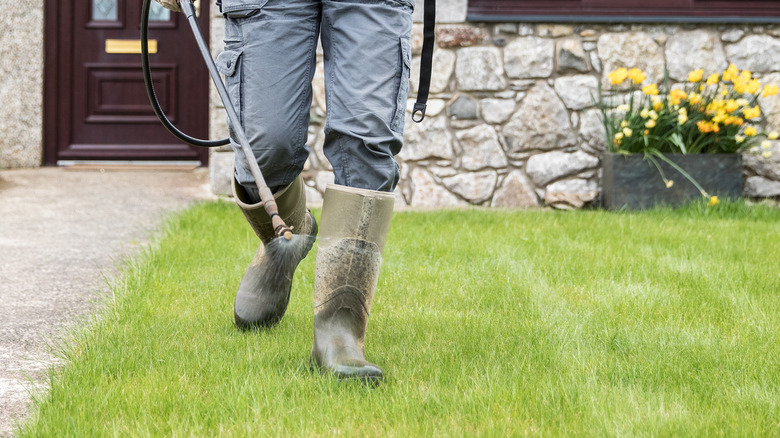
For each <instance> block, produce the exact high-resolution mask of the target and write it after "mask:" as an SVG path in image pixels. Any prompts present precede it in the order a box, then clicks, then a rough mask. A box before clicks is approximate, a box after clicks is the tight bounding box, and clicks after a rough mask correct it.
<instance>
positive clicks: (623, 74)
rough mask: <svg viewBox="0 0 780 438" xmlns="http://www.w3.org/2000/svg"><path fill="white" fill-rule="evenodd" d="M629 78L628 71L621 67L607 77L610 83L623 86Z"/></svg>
mask: <svg viewBox="0 0 780 438" xmlns="http://www.w3.org/2000/svg"><path fill="white" fill-rule="evenodd" d="M627 77H628V69H627V68H625V67H620V68H619V69H617V70H615V71H613V72H612V73H610V74H608V75H607V78H609V82H610V83H611V84H612V85H620V84H622V83H623V81H625V80H626V78H627Z"/></svg>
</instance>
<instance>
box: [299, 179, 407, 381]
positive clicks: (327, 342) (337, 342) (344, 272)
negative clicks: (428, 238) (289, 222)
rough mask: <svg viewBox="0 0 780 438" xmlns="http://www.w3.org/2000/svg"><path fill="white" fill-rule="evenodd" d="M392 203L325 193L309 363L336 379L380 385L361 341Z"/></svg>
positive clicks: (379, 197) (364, 193)
mask: <svg viewBox="0 0 780 438" xmlns="http://www.w3.org/2000/svg"><path fill="white" fill-rule="evenodd" d="M394 200H395V197H394V196H393V194H392V193H386V192H377V191H373V190H363V189H354V188H350V187H344V186H338V185H329V186H328V187H327V189H326V190H325V196H324V201H323V207H322V218H321V222H322V232H321V233H320V241H319V243H318V246H317V260H316V262H315V268H314V345H313V347H312V351H311V361H312V363H314V364H315V365H317V366H319V367H320V368H321V369H322V370H325V371H328V372H331V373H333V374H335V375H336V376H337V377H338V378H340V379H356V380H362V381H368V382H378V381H380V380H381V379H382V370H381V369H380V368H379V367H378V366H376V365H374V364H372V363H370V362H367V361H366V359H365V335H366V325H367V324H368V314H369V311H370V310H371V301H372V300H373V297H374V291H375V289H376V285H377V281H378V279H379V268H380V266H381V264H382V251H383V250H384V246H385V241H386V239H387V231H388V229H389V228H390V218H391V217H392V214H393V202H394Z"/></svg>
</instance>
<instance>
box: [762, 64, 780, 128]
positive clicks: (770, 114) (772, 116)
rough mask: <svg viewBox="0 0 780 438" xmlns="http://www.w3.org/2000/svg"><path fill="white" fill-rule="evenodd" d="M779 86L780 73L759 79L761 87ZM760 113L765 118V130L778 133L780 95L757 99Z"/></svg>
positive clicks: (779, 125) (779, 124) (779, 126)
mask: <svg viewBox="0 0 780 438" xmlns="http://www.w3.org/2000/svg"><path fill="white" fill-rule="evenodd" d="M770 84H774V85H777V86H780V73H770V74H768V75H764V76H763V77H762V78H761V85H764V86H766V85H770ZM759 103H760V105H761V113H762V114H764V115H765V116H766V120H767V128H768V129H769V130H772V131H780V94H775V95H774V96H767V97H762V98H759Z"/></svg>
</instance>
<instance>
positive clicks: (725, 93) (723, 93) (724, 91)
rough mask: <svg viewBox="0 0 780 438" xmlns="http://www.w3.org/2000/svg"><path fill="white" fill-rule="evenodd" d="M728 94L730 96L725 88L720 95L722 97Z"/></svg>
mask: <svg viewBox="0 0 780 438" xmlns="http://www.w3.org/2000/svg"><path fill="white" fill-rule="evenodd" d="M728 94H729V90H727V89H725V88H724V89H722V90H720V95H721V96H726V95H728Z"/></svg>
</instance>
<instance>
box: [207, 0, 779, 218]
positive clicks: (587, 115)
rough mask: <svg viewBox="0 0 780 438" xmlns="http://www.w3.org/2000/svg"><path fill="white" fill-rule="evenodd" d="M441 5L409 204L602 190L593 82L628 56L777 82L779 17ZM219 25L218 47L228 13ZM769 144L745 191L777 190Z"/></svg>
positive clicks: (219, 173) (218, 169)
mask: <svg viewBox="0 0 780 438" xmlns="http://www.w3.org/2000/svg"><path fill="white" fill-rule="evenodd" d="M418 3H420V6H421V4H422V2H421V1H418ZM421 12H422V8H421V7H420V8H418V11H416V12H415V21H416V24H415V27H414V33H413V38H412V42H413V48H414V54H415V59H414V69H413V71H412V95H414V93H415V91H416V85H417V84H416V83H417V75H418V71H417V69H418V68H419V54H420V51H421V46H422V23H421V21H422V14H421ZM437 14H438V21H439V24H438V25H437V47H436V50H435V56H434V71H433V80H432V86H431V96H430V100H429V103H428V113H427V116H426V118H425V120H424V121H423V123H421V124H416V123H413V122H412V121H411V120H410V119H409V118H408V117H407V121H406V132H405V139H406V145H405V146H404V149H403V150H402V151H401V153H400V155H399V156H398V161H399V163H400V165H401V168H402V178H401V182H400V184H399V186H398V189H397V191H396V195H397V200H398V202H400V203H403V204H406V205H410V206H413V207H460V206H467V205H483V206H496V207H536V206H540V205H551V206H556V207H561V208H571V207H581V206H583V205H587V204H588V203H592V202H594V201H597V199H598V195H599V191H600V174H601V170H600V156H601V155H602V154H603V153H604V152H605V151H606V141H605V135H604V132H603V128H602V126H601V122H600V119H599V115H598V111H597V110H596V109H595V108H594V105H593V102H592V100H591V94H594V95H595V94H596V93H597V87H598V83H599V81H601V82H602V84H605V85H606V84H607V83H608V82H607V80H606V75H607V74H608V73H609V72H610V71H612V70H614V69H615V68H617V67H619V66H629V67H630V66H635V67H638V68H641V69H643V70H645V71H646V72H647V73H648V79H649V80H650V81H658V80H660V79H661V78H662V77H663V72H664V69H668V70H669V72H670V74H671V76H672V78H673V79H678V80H684V79H685V77H687V74H688V72H689V71H690V70H695V69H698V68H703V69H704V70H705V71H707V72H715V71H720V70H723V69H725V68H726V67H727V66H728V64H729V63H734V64H736V65H737V66H738V67H739V68H741V69H749V70H751V71H753V72H754V73H755V74H756V76H760V77H761V79H762V82H763V83H775V84H779V85H780V26H777V25H771V26H767V25H747V24H745V25H740V24H729V25H715V24H713V25H701V24H697V25H693V24H692V25H679V24H674V25H672V24H635V25H634V24H626V25H612V24H610V25H606V24H603V25H602V24H583V25H579V24H529V23H519V24H518V23H493V24H480V23H466V22H465V18H466V1H465V0H439V2H438V7H437ZM217 17H219V16H218V15H217ZM213 26H214V29H213V31H212V35H214V40H213V47H214V48H215V52H218V51H219V47H220V46H221V44H222V43H221V36H220V35H221V34H222V33H223V32H222V30H221V28H222V27H223V23H222V20H221V18H220V19H216V20H214V21H213ZM321 58H322V56H321V54H320V55H319V61H320V62H319V63H318V68H317V72H316V75H315V79H314V103H313V105H312V109H311V113H312V115H313V117H312V123H311V125H310V128H309V140H308V144H309V146H310V147H311V148H312V151H313V153H312V155H311V157H310V159H309V161H308V162H307V163H306V168H305V172H304V177H305V180H306V183H307V186H308V192H307V193H308V196H309V200H310V201H311V202H312V203H315V204H316V203H317V202H320V201H321V199H322V197H321V196H322V192H323V191H324V189H325V185H326V184H327V183H329V182H332V180H333V177H332V173H331V172H330V170H331V168H330V165H329V163H328V162H327V160H326V159H325V157H324V155H323V153H322V143H323V138H324V135H323V128H324V126H323V121H324V119H325V101H324V87H323V85H322V80H323V69H322V63H321V61H322V59H321ZM411 102H412V101H411V100H410V104H411ZM763 102H764V108H763V110H764V113H768V114H771V115H770V116H769V125H770V126H769V128H770V129H777V130H780V96H774V97H771V98H768V99H765V100H764V101H763ZM214 106H215V108H216V106H217V104H216V103H215V104H214ZM410 106H411V105H410ZM214 113H215V114H218V113H217V112H216V111H214ZM772 113H774V114H772ZM212 135H213V136H225V135H227V133H226V130H225V128H224V116H223V115H221V114H219V115H215V116H214V117H212ZM224 150H225V151H226V150H227V149H224ZM225 151H223V152H215V153H213V154H212V165H211V166H212V185H213V188H214V190H215V192H217V193H220V194H228V193H229V178H230V176H229V175H230V166H231V163H232V152H225ZM773 152H774V153H773V155H772V157H770V158H769V159H766V158H762V157H758V156H755V155H749V156H748V155H746V156H745V157H744V159H745V164H746V165H745V176H746V181H745V182H746V185H745V194H746V195H747V196H751V197H762V196H780V145H778V143H777V142H775V144H774V146H773Z"/></svg>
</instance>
